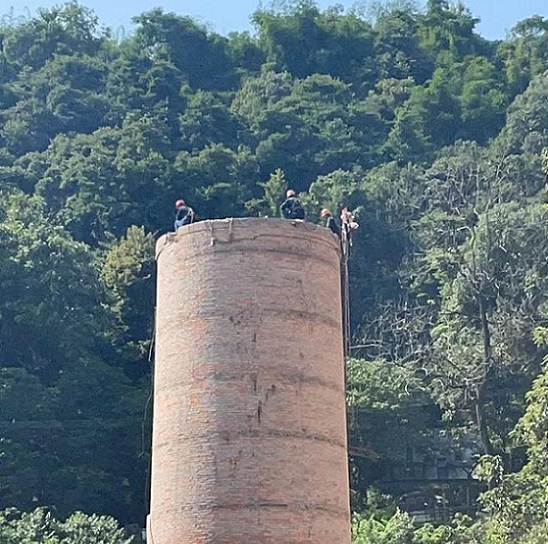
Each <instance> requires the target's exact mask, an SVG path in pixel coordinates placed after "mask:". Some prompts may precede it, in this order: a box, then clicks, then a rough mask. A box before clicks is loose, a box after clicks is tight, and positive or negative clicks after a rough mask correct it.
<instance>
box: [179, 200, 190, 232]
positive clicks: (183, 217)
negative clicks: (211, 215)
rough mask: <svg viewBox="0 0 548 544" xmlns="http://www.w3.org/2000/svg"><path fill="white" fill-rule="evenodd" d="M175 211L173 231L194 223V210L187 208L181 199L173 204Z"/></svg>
mask: <svg viewBox="0 0 548 544" xmlns="http://www.w3.org/2000/svg"><path fill="white" fill-rule="evenodd" d="M175 210H176V212H175V231H177V229H178V228H180V227H183V226H185V225H190V223H192V222H193V221H194V210H193V209H192V208H191V207H190V206H187V205H186V203H185V201H184V200H183V199H182V198H180V199H179V200H177V202H175Z"/></svg>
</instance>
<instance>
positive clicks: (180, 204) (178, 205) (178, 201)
mask: <svg viewBox="0 0 548 544" xmlns="http://www.w3.org/2000/svg"><path fill="white" fill-rule="evenodd" d="M184 205H185V201H184V200H183V199H182V198H180V199H179V200H177V202H175V207H176V208H177V209H179V208H182V207H183V206H184Z"/></svg>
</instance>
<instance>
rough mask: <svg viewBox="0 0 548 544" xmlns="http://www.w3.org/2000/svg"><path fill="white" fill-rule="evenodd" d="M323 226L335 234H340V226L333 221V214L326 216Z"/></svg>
mask: <svg viewBox="0 0 548 544" xmlns="http://www.w3.org/2000/svg"><path fill="white" fill-rule="evenodd" d="M325 226H326V227H327V228H328V229H329V230H330V231H331V232H332V233H333V234H336V235H337V236H340V235H341V227H339V225H337V222H336V221H335V218H334V217H333V216H331V215H330V216H329V217H328V218H327V221H326V222H325Z"/></svg>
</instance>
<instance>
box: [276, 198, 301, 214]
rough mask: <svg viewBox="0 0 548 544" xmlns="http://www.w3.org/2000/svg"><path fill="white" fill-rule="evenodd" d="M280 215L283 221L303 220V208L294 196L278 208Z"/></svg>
mask: <svg viewBox="0 0 548 544" xmlns="http://www.w3.org/2000/svg"><path fill="white" fill-rule="evenodd" d="M280 213H281V215H282V217H283V218H285V219H304V208H303V207H302V206H301V203H300V202H299V199H298V198H297V197H295V196H290V197H289V198H286V199H285V202H284V203H283V204H282V205H281V206H280Z"/></svg>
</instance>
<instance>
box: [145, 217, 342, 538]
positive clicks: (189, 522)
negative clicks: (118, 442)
mask: <svg viewBox="0 0 548 544" xmlns="http://www.w3.org/2000/svg"><path fill="white" fill-rule="evenodd" d="M157 258H158V306H157V331H156V332H157V335H156V361H155V374H154V431H153V456H152V490H151V515H150V520H149V525H150V527H149V531H150V532H151V534H152V543H153V544H205V543H208V544H236V543H238V544H248V543H249V544H290V543H291V544H301V543H303V544H304V543H306V544H348V543H349V542H350V528H349V506H348V502H349V496H348V493H349V490H348V472H347V454H346V421H345V403H344V373H343V355H342V353H343V347H342V339H341V317H340V282H339V261H338V245H337V240H336V238H335V237H334V236H333V235H332V234H331V233H330V232H329V231H327V230H326V229H324V228H321V227H316V226H314V225H310V224H307V223H301V222H295V223H293V222H291V221H284V220H281V219H252V218H248V219H234V220H217V221H204V222H200V223H196V224H194V225H191V226H188V227H184V228H183V229H180V230H179V231H178V233H177V234H176V235H175V234H169V235H166V236H164V237H162V238H161V239H160V240H159V241H158V245H157Z"/></svg>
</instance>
